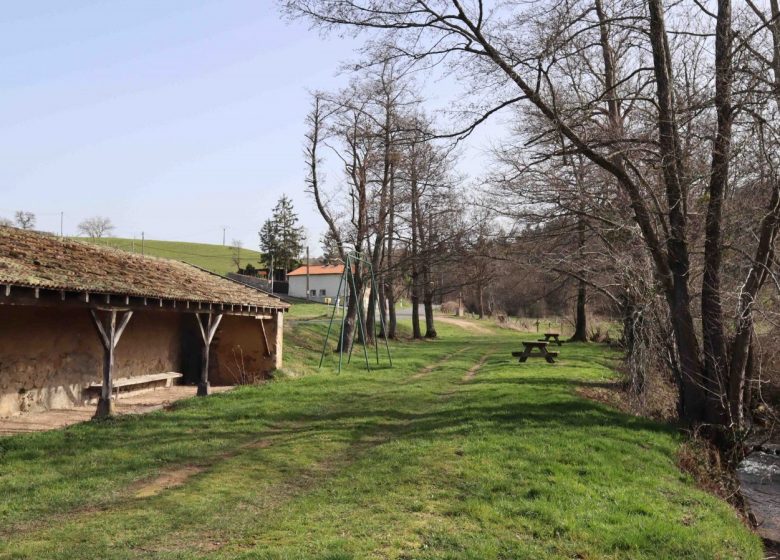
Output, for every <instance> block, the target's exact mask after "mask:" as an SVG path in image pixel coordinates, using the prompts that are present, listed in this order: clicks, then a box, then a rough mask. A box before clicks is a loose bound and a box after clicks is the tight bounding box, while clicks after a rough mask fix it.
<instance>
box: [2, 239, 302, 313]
mask: <svg viewBox="0 0 780 560" xmlns="http://www.w3.org/2000/svg"><path fill="white" fill-rule="evenodd" d="M0 284H5V285H11V286H24V287H30V288H43V289H52V290H66V291H74V292H90V293H96V294H111V295H121V296H135V297H150V298H162V299H171V300H180V301H193V302H203V303H216V304H231V305H254V306H258V307H265V308H274V309H286V308H287V307H289V305H288V304H286V303H284V302H282V301H281V300H279V299H278V298H276V297H273V296H271V295H268V294H263V293H261V292H258V291H257V290H254V289H252V288H249V287H247V286H244V285H242V284H239V283H237V282H233V281H231V280H228V279H227V278H224V277H222V276H219V275H217V274H213V273H211V272H207V271H205V270H202V269H200V268H197V267H194V266H191V265H189V264H186V263H182V262H178V261H172V260H168V259H161V258H158V257H148V256H142V255H139V254H137V253H130V252H127V251H121V250H119V249H113V248H110V247H102V246H100V245H95V244H92V243H86V242H83V241H75V240H71V239H60V238H58V237H55V236H53V235H49V234H45V233H38V232H31V231H25V230H21V229H17V228H13V227H5V226H0Z"/></svg>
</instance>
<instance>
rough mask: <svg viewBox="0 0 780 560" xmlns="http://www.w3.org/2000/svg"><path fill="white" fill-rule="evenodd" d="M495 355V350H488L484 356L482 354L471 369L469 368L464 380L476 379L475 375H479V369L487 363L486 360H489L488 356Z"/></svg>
mask: <svg viewBox="0 0 780 560" xmlns="http://www.w3.org/2000/svg"><path fill="white" fill-rule="evenodd" d="M492 355H493V352H488V353H487V354H485V355H484V356H482V357H481V358H480V359H479V361H478V362H477V363H476V364H474V365H473V366H471V369H469V370H468V371H467V372H466V374H465V375H464V376H463V381H471V380H472V379H474V377H475V376H476V375H477V373H478V372H479V370H481V369H482V366H483V365H485V362H487V361H488V358H490V356H492Z"/></svg>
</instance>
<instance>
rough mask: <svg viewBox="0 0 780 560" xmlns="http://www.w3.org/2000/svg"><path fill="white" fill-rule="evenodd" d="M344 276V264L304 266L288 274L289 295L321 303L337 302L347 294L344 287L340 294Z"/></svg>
mask: <svg viewBox="0 0 780 560" xmlns="http://www.w3.org/2000/svg"><path fill="white" fill-rule="evenodd" d="M343 274H344V265H343V264H309V265H303V266H300V267H298V268H296V269H295V270H293V271H292V272H289V273H288V274H287V281H288V282H289V286H290V287H289V291H288V295H290V296H292V297H297V298H303V299H309V300H312V301H319V302H330V303H333V302H335V301H336V300H337V299H338V298H339V296H343V295H344V294H345V293H348V292H347V291H345V289H344V286H342V287H341V292H340V293H339V283H340V282H341V277H342V275H343Z"/></svg>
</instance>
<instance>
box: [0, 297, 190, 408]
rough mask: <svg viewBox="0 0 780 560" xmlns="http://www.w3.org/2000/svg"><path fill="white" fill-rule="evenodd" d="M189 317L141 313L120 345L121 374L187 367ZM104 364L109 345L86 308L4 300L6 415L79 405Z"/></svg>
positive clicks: (0, 378)
mask: <svg viewBox="0 0 780 560" xmlns="http://www.w3.org/2000/svg"><path fill="white" fill-rule="evenodd" d="M187 318H188V317H186V316H183V315H182V314H178V313H170V312H150V311H139V312H136V313H135V314H134V315H133V318H132V319H131V320H130V323H129V324H128V325H127V328H126V329H125V332H124V334H123V336H122V338H121V340H120V341H119V344H118V345H117V350H116V370H115V377H116V378H120V377H133V376H137V375H145V374H148V373H158V372H164V371H181V365H182V343H181V338H182V327H181V322H182V321H183V320H185V319H187ZM190 320H192V319H191V318H190ZM102 368H103V347H102V345H101V344H100V341H99V339H98V334H97V332H96V330H95V327H94V326H93V324H92V319H91V317H90V315H89V311H87V310H86V309H66V308H57V307H27V306H18V307H17V306H5V305H0V416H9V415H13V414H16V413H18V412H24V411H32V410H41V409H45V408H67V407H69V406H73V405H74V404H79V403H81V402H83V395H82V390H83V388H84V386H86V385H87V384H89V383H92V382H96V381H100V380H101V379H102Z"/></svg>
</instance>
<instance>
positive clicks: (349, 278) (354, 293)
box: [319, 252, 393, 373]
mask: <svg viewBox="0 0 780 560" xmlns="http://www.w3.org/2000/svg"><path fill="white" fill-rule="evenodd" d="M361 264H364V265H366V266H367V267H368V272H369V274H370V276H371V281H370V284H369V286H370V287H371V291H372V293H374V294H379V291H378V290H377V282H376V277H375V276H374V267H373V265H372V264H371V261H369V260H367V259H365V258H364V257H363V255H362V253H358V252H354V253H349V254H348V255H347V258H346V261H345V262H344V272H343V273H342V275H341V279H340V280H339V289H338V291H337V292H336V298H337V299H336V303H335V304H334V305H333V313H332V314H331V316H330V322H329V323H328V333H327V334H326V335H325V342H324V343H323V345H322V354H321V355H320V365H319V367H320V368H321V367H322V362H323V360H324V359H325V353H326V351H327V349H328V341H329V340H330V333H331V330H332V328H333V322H334V321H335V320H336V311H337V310H338V308H339V307H341V332H340V333H339V368H338V371H339V373H341V364H342V361H343V359H344V326H345V324H346V320H347V303H348V301H349V299H351V298H352V297H354V298H355V305H356V306H357V320H358V326H359V327H360V340H361V342H362V343H363V356H364V357H365V359H366V369H367V370H369V371H371V364H370V363H369V359H368V346H367V344H366V318H365V317H364V316H363V305H361V302H362V301H363V298H364V295H365V290H366V282H363V285H362V286H361V290H360V293H358V290H357V288H356V283H355V273H354V270H353V267H356V266H360V265H361ZM342 288H344V291H343V293H344V294H346V293H347V292H349V297H342ZM373 299H375V302H379V305H384V303H383V302H381V301H379V298H378V297H377V298H373ZM379 324H380V326H381V327H382V337H383V338H384V341H385V349H386V350H387V359H388V361H389V363H390V367H393V358H392V356H390V344H389V343H388V341H387V328H386V326H385V318H384V314H383V313H382V312H381V311H380V313H379ZM354 347H355V344H354V342H353V344H350V346H349V353H348V354H347V364H349V363H350V362H351V361H352V349H353V348H354ZM374 349H375V351H376V363H377V365H379V337H377V336H375V337H374Z"/></svg>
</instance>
